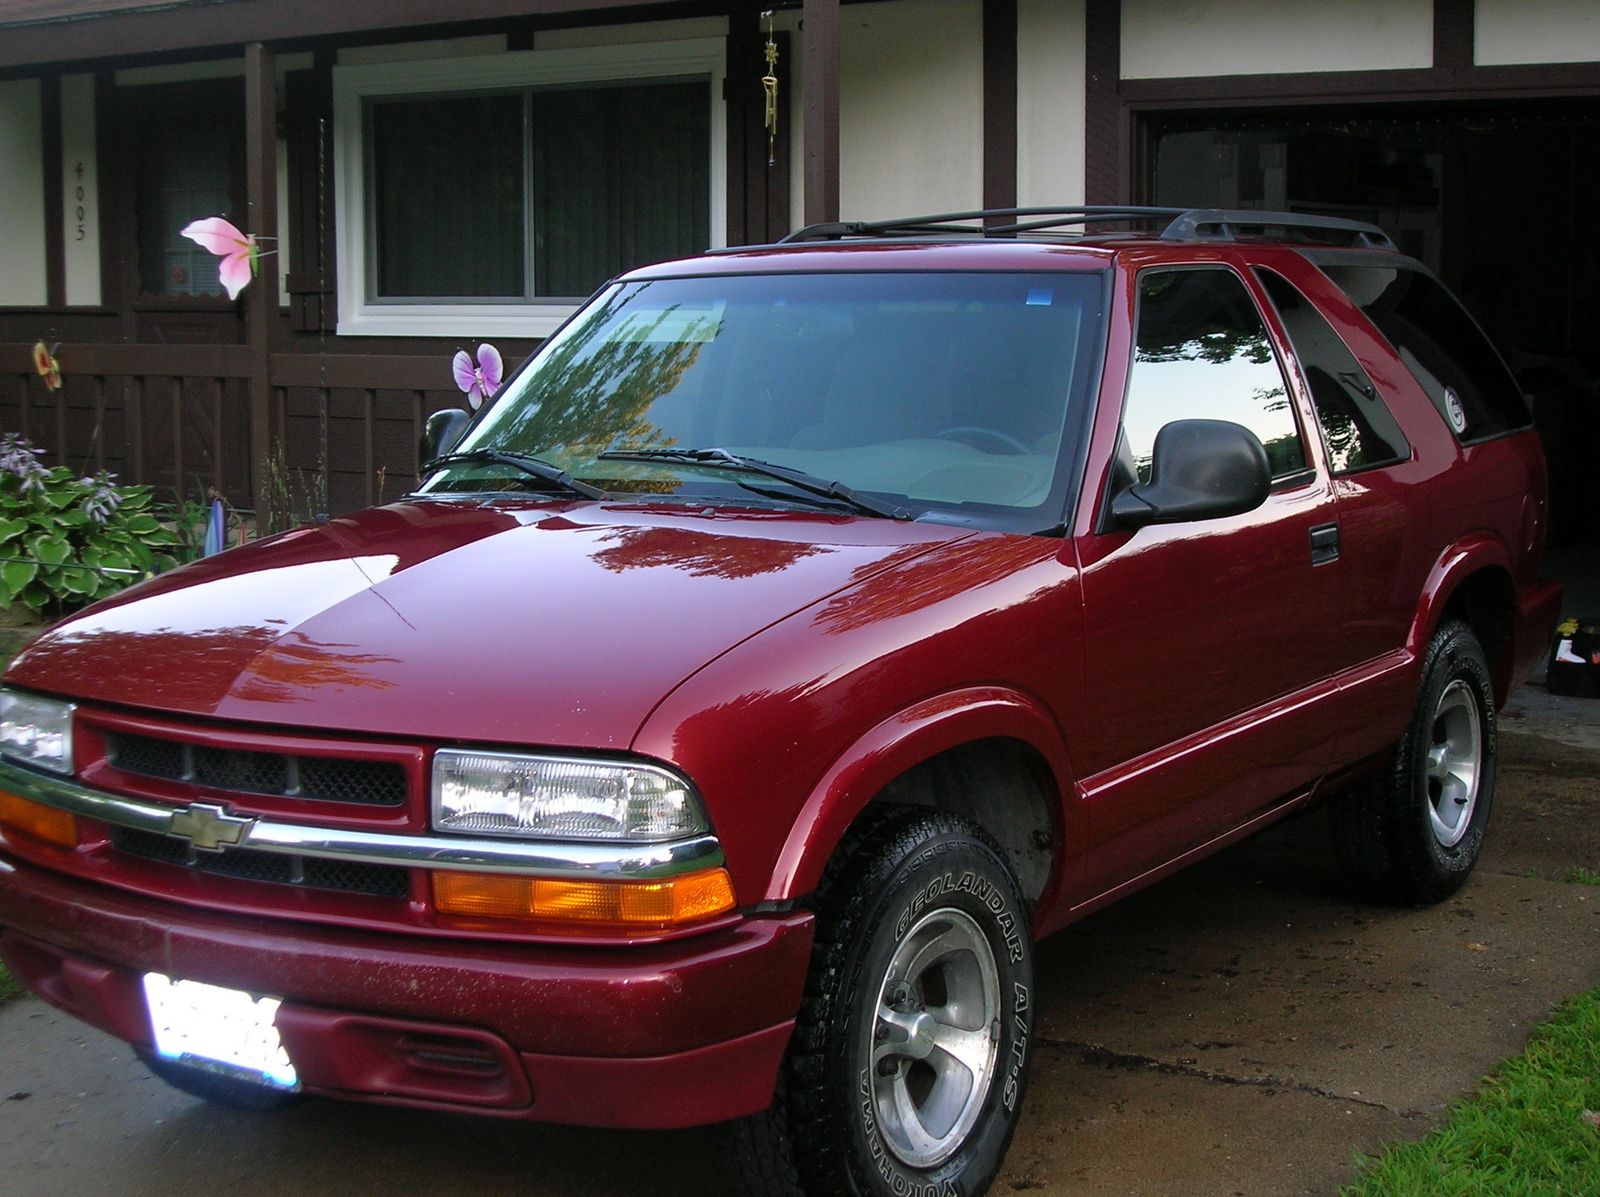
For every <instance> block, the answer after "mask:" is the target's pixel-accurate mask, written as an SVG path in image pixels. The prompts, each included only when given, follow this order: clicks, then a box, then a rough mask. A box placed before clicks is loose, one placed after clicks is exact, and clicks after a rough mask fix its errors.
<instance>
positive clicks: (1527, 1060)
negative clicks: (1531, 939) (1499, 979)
mask: <svg viewBox="0 0 1600 1197" xmlns="http://www.w3.org/2000/svg"><path fill="white" fill-rule="evenodd" d="M1590 884H1593V882H1590ZM1469 1194H1470V1195H1471V1197H1600V990H1596V991H1595V992H1593V993H1588V994H1584V995H1582V996H1581V997H1575V998H1572V999H1571V1000H1570V1001H1567V1002H1565V1003H1564V1004H1563V1005H1562V1006H1561V1007H1560V1008H1559V1009H1557V1010H1556V1012H1555V1014H1554V1015H1552V1016H1551V1019H1550V1021H1549V1022H1548V1023H1546V1024H1545V1025H1544V1026H1542V1027H1540V1028H1539V1029H1538V1030H1537V1031H1535V1032H1534V1034H1533V1038H1532V1039H1530V1040H1529V1042H1528V1047H1527V1049H1526V1050H1525V1051H1524V1052H1523V1053H1522V1054H1521V1055H1520V1056H1513V1057H1512V1058H1511V1059H1509V1060H1507V1061H1506V1062H1505V1063H1504V1064H1502V1065H1501V1066H1500V1069H1499V1070H1498V1071H1497V1072H1496V1073H1495V1074H1494V1075H1493V1076H1491V1077H1489V1078H1488V1079H1487V1080H1486V1081H1485V1082H1484V1083H1483V1087H1482V1088H1480V1089H1479V1090H1478V1092H1477V1093H1475V1094H1473V1095H1472V1096H1471V1097H1469V1098H1466V1099H1465V1100H1464V1101H1462V1102H1461V1103H1460V1104H1458V1105H1457V1106H1456V1107H1455V1108H1454V1110H1452V1111H1451V1116H1450V1120H1449V1121H1448V1122H1447V1123H1445V1125H1443V1126H1441V1127H1439V1128H1438V1129H1437V1130H1435V1131H1434V1132H1432V1133H1431V1134H1430V1135H1428V1137H1427V1138H1425V1139H1423V1140H1421V1141H1420V1142H1417V1143H1403V1144H1398V1145H1396V1146H1394V1147H1392V1148H1390V1149H1389V1150H1388V1151H1386V1152H1384V1153H1383V1154H1382V1155H1379V1156H1374V1157H1369V1158H1368V1159H1367V1160H1366V1161H1364V1170H1363V1173H1362V1177H1361V1179H1360V1180H1359V1181H1358V1182H1357V1183H1355V1184H1353V1185H1350V1186H1348V1187H1347V1188H1345V1189H1343V1190H1342V1197H1468V1195H1469Z"/></svg>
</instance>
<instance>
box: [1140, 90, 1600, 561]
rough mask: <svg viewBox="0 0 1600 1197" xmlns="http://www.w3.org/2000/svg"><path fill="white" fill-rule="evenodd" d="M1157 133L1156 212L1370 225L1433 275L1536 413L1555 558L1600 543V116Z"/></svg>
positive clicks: (1387, 115) (1555, 107)
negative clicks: (1466, 311)
mask: <svg viewBox="0 0 1600 1197" xmlns="http://www.w3.org/2000/svg"><path fill="white" fill-rule="evenodd" d="M1147 120H1148V124H1147V126H1146V128H1147V130H1148V132H1149V140H1148V142H1147V143H1146V144H1147V145H1148V147H1149V149H1150V154H1149V157H1148V161H1149V162H1150V171H1151V174H1150V178H1149V191H1148V194H1149V195H1150V198H1151V199H1152V200H1153V201H1154V202H1155V203H1158V204H1163V205H1166V204H1172V205H1194V206H1206V207H1212V206H1215V207H1223V208H1264V209H1280V210H1281V209H1288V210H1290V211H1295V212H1315V213H1321V214H1326V215H1333V216H1348V217H1351V218H1353V219H1357V220H1367V221H1371V222H1373V223H1375V224H1377V225H1380V226H1381V227H1383V228H1384V229H1385V230H1386V231H1387V232H1388V233H1389V234H1390V235H1391V236H1392V237H1393V238H1394V240H1395V242H1396V243H1397V244H1398V245H1399V246H1400V247H1401V248H1402V249H1403V250H1405V251H1406V252H1407V253H1409V254H1412V255H1413V256H1415V257H1417V258H1420V259H1421V260H1422V261H1424V262H1426V263H1427V264H1428V265H1429V266H1430V267H1432V268H1433V269H1434V270H1435V271H1437V272H1438V273H1439V275H1440V276H1441V277H1442V278H1443V279H1444V280H1445V282H1446V283H1447V284H1449V286H1450V287H1451V288H1452V289H1453V290H1455V292H1456V293H1457V294H1458V295H1460V296H1461V298H1462V299H1463V300H1464V301H1465V303H1466V304H1467V306H1468V307H1469V308H1470V309H1471V310H1472V312H1473V314H1474V315H1475V316H1476V317H1477V318H1478V321H1479V322H1480V323H1481V324H1482V325H1483V327H1484V329H1485V330H1486V331H1487V332H1488V333H1489V335H1490V336H1491V337H1492V338H1493V340H1494V341H1495V343H1496V344H1497V345H1498V346H1499V347H1500V350H1501V352H1502V353H1504V354H1505V356H1506V359H1507V361H1508V362H1509V363H1510V364H1511V367H1512V370H1513V371H1514V372H1515V374H1516V376H1517V378H1518V380H1519V382H1520V383H1521V384H1522V387H1523V389H1524V390H1525V391H1527V392H1528V394H1529V395H1530V396H1532V398H1533V407H1534V415H1535V419H1536V421H1537V423H1538V426H1539V430H1540V432H1541V434H1542V435H1543V438H1544V442H1545V450H1546V454H1547V456H1548V458H1549V461H1550V474H1551V479H1550V481H1551V486H1550V489H1551V496H1552V511H1551V526H1550V540H1551V542H1552V543H1572V542H1577V541H1594V540H1600V464H1597V458H1600V201H1597V197H1600V101H1596V100H1590V99H1585V100H1564V101H1559V102H1557V101H1549V102H1543V101H1541V102H1533V101H1522V102H1515V103H1511V102H1507V103H1499V104H1495V105H1473V106H1466V105H1406V106H1403V107H1402V106H1395V107H1387V106H1375V105H1362V106H1360V107H1345V108H1339V109H1318V110H1295V111H1286V110H1281V109H1280V110H1275V111H1261V112H1239V111H1227V112H1225V113H1218V112H1209V113H1201V112H1195V111H1189V112H1184V113H1181V114H1172V115H1163V116H1153V117H1149V118H1147Z"/></svg>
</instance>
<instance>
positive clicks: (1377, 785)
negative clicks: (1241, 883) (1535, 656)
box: [1329, 620, 1496, 906]
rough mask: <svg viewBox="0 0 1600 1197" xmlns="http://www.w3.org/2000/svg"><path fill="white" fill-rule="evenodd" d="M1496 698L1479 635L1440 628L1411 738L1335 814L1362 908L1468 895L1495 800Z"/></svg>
mask: <svg viewBox="0 0 1600 1197" xmlns="http://www.w3.org/2000/svg"><path fill="white" fill-rule="evenodd" d="M1495 755H1496V738H1495V708H1494V689H1493V686H1492V683H1491V680H1490V677H1489V664H1488V661H1487V659H1486V658H1485V657H1484V654H1483V648H1482V647H1481V646H1480V645H1479V643H1478V639H1477V637H1476V636H1475V635H1473V632H1472V629H1471V628H1469V627H1468V626H1467V625H1466V624H1464V623H1462V622H1460V621H1459V620H1450V621H1449V622H1446V623H1444V624H1442V625H1441V626H1440V628H1439V630H1438V631H1437V632H1436V633H1434V637H1433V640H1432V641H1431V642H1430V643H1429V646H1428V654H1427V656H1426V658H1425V659H1424V661H1423V669H1422V686H1421V689H1420V690H1419V692H1418V694H1417V704H1416V707H1415V708H1414V710H1413V711H1412V716H1411V724H1410V726H1409V727H1408V728H1407V729H1406V734H1405V738H1404V739H1402V740H1401V741H1400V745H1399V747H1398V748H1396V749H1395V753H1394V756H1393V757H1392V758H1391V760H1390V762H1389V765H1388V767H1387V769H1386V771H1385V773H1384V774H1383V775H1382V776H1380V777H1378V778H1374V779H1372V780H1371V781H1369V782H1367V783H1365V784H1363V785H1361V786H1358V787H1357V788H1356V789H1354V790H1351V791H1350V792H1349V793H1347V794H1342V795H1340V796H1338V797H1337V798H1335V799H1334V800H1333V802H1332V803H1331V804H1330V807H1329V814H1330V825H1331V827H1332V829H1333V837H1334V847H1335V850H1336V852H1337V854H1338V857H1339V863H1340V866H1341V868H1342V869H1343V871H1344V873H1345V875H1346V876H1347V877H1348V878H1349V880H1350V882H1351V884H1352V886H1353V888H1354V889H1355V890H1356V892H1357V893H1358V894H1359V895H1360V896H1362V897H1365V898H1375V899H1379V900H1384V901H1391V902H1399V903H1403V904H1407V905H1413V906H1426V905H1432V904H1433V903H1435V902H1440V901H1442V900H1443V899H1445V898H1447V897H1449V896H1450V895H1451V894H1453V893H1455V892H1456V890H1458V889H1460V888H1461V885H1462V883H1463V882H1465V881H1466V879H1467V876H1468V875H1469V874H1470V873H1471V872H1472V868H1473V866H1474V865H1475V864H1477V861H1478V856H1479V854H1480V853H1481V852H1482V850H1483V839H1484V834H1485V832H1486V830H1487V829H1488V824H1489V811H1490V807H1491V805H1492V803H1493V800H1494V778H1495Z"/></svg>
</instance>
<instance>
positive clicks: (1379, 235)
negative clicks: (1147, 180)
mask: <svg viewBox="0 0 1600 1197" xmlns="http://www.w3.org/2000/svg"><path fill="white" fill-rule="evenodd" d="M1008 220H1009V222H1010V223H996V222H1002V221H1008ZM1133 220H1147V221H1165V222H1166V225H1165V227H1164V228H1163V229H1162V231H1161V238H1162V240H1164V241H1235V240H1237V239H1238V238H1239V236H1240V234H1241V233H1243V232H1244V231H1245V230H1249V229H1290V230H1300V229H1303V230H1308V231H1309V230H1318V231H1323V232H1337V233H1348V234H1349V235H1350V236H1351V239H1352V240H1353V241H1354V242H1355V244H1357V245H1359V246H1361V247H1363V248H1367V249H1390V250H1392V249H1395V248H1396V247H1395V244H1394V242H1393V241H1392V240H1390V239H1389V234H1387V233H1385V232H1384V231H1383V230H1382V229H1380V228H1379V227H1378V226H1377V225H1374V224H1364V223H1362V222H1361V221H1359V220H1345V219H1343V218H1341V217H1337V216H1313V215H1308V214H1306V213H1303V212H1265V211H1256V210H1254V209H1222V208H1148V207H1140V206H1137V205H1122V206H1116V207H1113V206H1092V207H1077V208H982V209H978V210H975V211H972V212H945V213H942V214H940V215H936V216H908V217H904V218H902V219H899V220H873V221H833V222H830V223H827V224H811V225H807V226H806V227H805V228H803V229H797V230H796V231H794V232H792V233H790V234H789V235H788V236H787V237H783V238H781V239H780V240H779V241H778V244H779V245H792V244H795V243H798V242H802V241H838V240H842V239H843V238H845V237H919V236H921V237H926V236H939V235H942V234H950V233H966V234H971V235H973V236H978V237H1014V236H1016V235H1017V234H1018V233H1032V232H1039V231H1042V230H1044V229H1057V228H1063V227H1066V226H1068V225H1086V224H1091V223H1099V222H1102V221H1105V222H1111V221H1133ZM973 221H978V222H981V223H977V224H973V223H970V222H973Z"/></svg>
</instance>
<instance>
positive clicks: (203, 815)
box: [167, 802, 255, 852]
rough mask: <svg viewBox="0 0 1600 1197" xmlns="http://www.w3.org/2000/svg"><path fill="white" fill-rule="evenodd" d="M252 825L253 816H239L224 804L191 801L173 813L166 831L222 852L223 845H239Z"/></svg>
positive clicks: (210, 849)
mask: <svg viewBox="0 0 1600 1197" xmlns="http://www.w3.org/2000/svg"><path fill="white" fill-rule="evenodd" d="M254 825H255V820H254V819H241V818H239V816H237V815H230V814H229V813H228V808H227V807H225V806H213V805H212V804H210V803H209V802H191V803H190V804H189V805H188V806H186V807H184V808H183V809H182V810H176V811H173V812H172V825H171V826H170V827H168V828H167V831H168V832H169V833H170V834H172V835H181V836H183V838H184V839H186V840H188V841H189V842H190V843H191V844H193V845H194V846H195V847H196V848H199V849H201V850H203V851H206V852H221V851H222V846H223V845H224V844H241V843H243V842H244V837H245V836H247V835H248V834H249V833H250V828H251V827H252V826H254Z"/></svg>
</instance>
